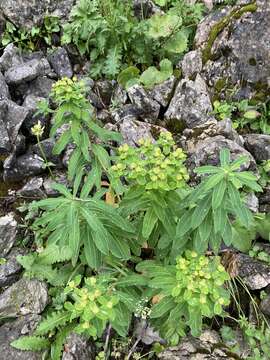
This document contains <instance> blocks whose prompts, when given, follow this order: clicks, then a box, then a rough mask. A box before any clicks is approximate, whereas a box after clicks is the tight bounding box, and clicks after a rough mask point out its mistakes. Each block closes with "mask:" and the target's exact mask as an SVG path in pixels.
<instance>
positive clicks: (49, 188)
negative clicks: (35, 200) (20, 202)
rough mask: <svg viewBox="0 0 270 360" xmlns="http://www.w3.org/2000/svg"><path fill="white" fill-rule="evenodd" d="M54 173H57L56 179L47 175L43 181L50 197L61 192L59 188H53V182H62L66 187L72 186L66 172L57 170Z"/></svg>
mask: <svg viewBox="0 0 270 360" xmlns="http://www.w3.org/2000/svg"><path fill="white" fill-rule="evenodd" d="M54 175H55V179H52V178H51V177H47V178H45V179H44V181H43V188H44V190H45V193H46V195H47V196H48V197H57V196H59V192H58V191H57V190H54V189H52V184H54V183H55V182H57V183H58V184H62V185H64V186H66V187H69V186H70V183H69V182H68V179H67V174H66V173H60V172H57V173H55V174H54Z"/></svg>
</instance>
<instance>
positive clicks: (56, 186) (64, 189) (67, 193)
mask: <svg viewBox="0 0 270 360" xmlns="http://www.w3.org/2000/svg"><path fill="white" fill-rule="evenodd" d="M51 188H52V189H53V190H56V191H58V192H59V193H60V194H62V195H64V196H65V197H66V198H67V199H70V200H71V199H72V194H71V192H70V191H69V190H68V189H67V187H66V186H64V185H62V184H58V183H53V184H51ZM46 200H53V199H46ZM55 200H56V202H57V200H58V205H60V203H59V199H55ZM43 203H45V202H44V201H43ZM47 203H51V202H48V201H47ZM39 204H42V202H40V203H39ZM40 206H42V205H40Z"/></svg>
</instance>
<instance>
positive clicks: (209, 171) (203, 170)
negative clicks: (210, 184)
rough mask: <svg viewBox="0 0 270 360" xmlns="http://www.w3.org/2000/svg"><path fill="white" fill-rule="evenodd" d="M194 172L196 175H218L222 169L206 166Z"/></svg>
mask: <svg viewBox="0 0 270 360" xmlns="http://www.w3.org/2000/svg"><path fill="white" fill-rule="evenodd" d="M194 172H195V173H196V174H217V173H218V172H220V169H219V168H218V167H216V166H212V165H205V166H200V167H198V168H196V169H194Z"/></svg>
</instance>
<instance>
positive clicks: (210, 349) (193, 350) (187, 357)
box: [157, 330, 235, 360]
mask: <svg viewBox="0 0 270 360" xmlns="http://www.w3.org/2000/svg"><path fill="white" fill-rule="evenodd" d="M157 356H158V358H159V359H161V360H205V359H208V360H225V359H227V360H228V359H230V360H233V359H235V357H233V356H232V352H231V351H230V350H229V349H228V348H227V347H226V346H225V345H223V344H222V343H221V339H220V337H219V335H218V334H217V332H215V331H211V330H205V331H204V332H203V333H202V334H201V336H200V337H199V338H194V337H192V336H187V337H185V338H183V339H182V340H181V342H180V344H179V345H178V346H175V347H168V348H167V349H165V350H164V351H162V352H161V353H159V354H158V355H157Z"/></svg>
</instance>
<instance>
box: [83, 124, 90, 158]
mask: <svg viewBox="0 0 270 360" xmlns="http://www.w3.org/2000/svg"><path fill="white" fill-rule="evenodd" d="M89 149H90V140H89V136H88V134H87V132H86V131H85V130H82V133H81V150H82V153H83V156H84V158H85V160H86V161H89V162H90V155H89Z"/></svg>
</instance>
